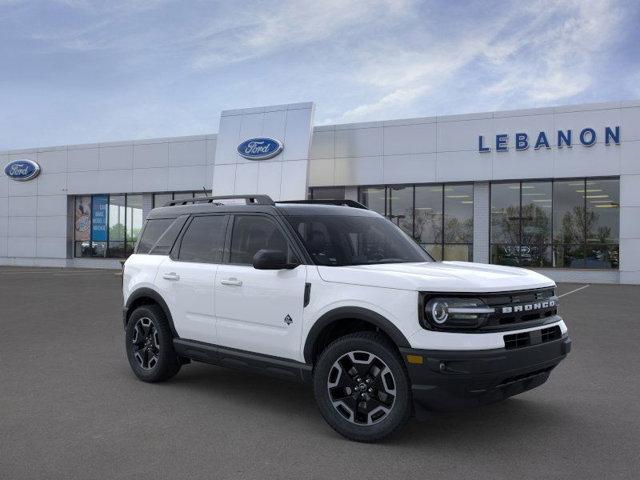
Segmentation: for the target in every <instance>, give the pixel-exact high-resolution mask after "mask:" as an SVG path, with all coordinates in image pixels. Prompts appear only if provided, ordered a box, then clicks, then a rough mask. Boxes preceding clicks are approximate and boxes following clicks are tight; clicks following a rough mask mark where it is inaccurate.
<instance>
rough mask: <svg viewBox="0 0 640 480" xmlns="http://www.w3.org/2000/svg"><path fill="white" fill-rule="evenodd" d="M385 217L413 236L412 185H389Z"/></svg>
mask: <svg viewBox="0 0 640 480" xmlns="http://www.w3.org/2000/svg"><path fill="white" fill-rule="evenodd" d="M387 198H388V202H389V203H388V208H387V212H389V213H388V215H387V217H388V218H389V220H391V221H392V222H393V223H395V224H396V225H397V226H399V227H400V228H401V229H402V230H404V232H405V233H406V234H407V235H409V236H413V187H389V190H388V192H387Z"/></svg>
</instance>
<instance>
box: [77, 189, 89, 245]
mask: <svg viewBox="0 0 640 480" xmlns="http://www.w3.org/2000/svg"><path fill="white" fill-rule="evenodd" d="M74 240H75V243H74V256H76V257H88V256H91V196H90V195H85V196H82V197H76V200H75V218H74Z"/></svg>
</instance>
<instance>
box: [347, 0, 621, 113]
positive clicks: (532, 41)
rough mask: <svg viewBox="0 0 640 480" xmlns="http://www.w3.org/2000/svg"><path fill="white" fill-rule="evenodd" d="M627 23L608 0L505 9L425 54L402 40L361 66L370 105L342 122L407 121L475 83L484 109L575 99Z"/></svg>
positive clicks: (431, 43)
mask: <svg viewBox="0 0 640 480" xmlns="http://www.w3.org/2000/svg"><path fill="white" fill-rule="evenodd" d="M620 20H621V18H620V15H619V14H617V13H616V11H615V9H614V8H612V5H611V2H609V1H607V0H601V1H593V2H584V1H579V0H572V1H570V2H566V1H565V2H562V3H558V2H552V1H545V0H542V1H537V2H534V3H530V4H524V3H518V4H517V8H511V9H506V10H505V11H504V12H503V14H502V15H500V16H498V17H496V18H495V19H494V20H492V24H491V25H490V27H489V28H486V27H483V25H482V23H481V21H477V20H475V19H474V18H470V19H467V22H469V21H470V22H469V23H468V24H464V25H460V29H459V34H458V35H454V36H451V37H449V38H444V39H443V38H438V37H429V36H428V35H427V34H428V32H426V33H425V40H424V42H423V45H421V46H420V47H419V48H414V49H407V48H406V47H405V46H404V45H403V43H402V42H401V41H398V42H395V43H393V42H389V43H387V44H386V45H385V46H384V47H382V48H381V47H380V46H379V45H374V46H373V47H372V48H370V49H368V50H366V51H365V52H363V53H361V57H362V58H363V61H362V66H361V68H360V69H358V70H357V71H356V72H355V73H354V75H353V76H352V77H353V78H354V79H357V78H359V79H360V80H359V83H361V84H364V85H366V86H368V87H369V88H370V90H371V93H370V94H369V98H368V99H367V100H366V101H365V102H364V103H361V104H359V105H356V106H355V107H353V108H351V109H349V110H347V111H346V112H344V114H343V115H342V116H341V117H340V118H339V120H340V121H358V120H371V119H372V117H373V116H378V115H386V116H387V117H388V116H389V114H391V115H402V114H403V112H404V111H405V110H406V108H405V107H407V106H408V105H410V104H411V103H413V102H415V101H416V100H419V99H421V98H425V97H428V96H429V95H434V96H439V95H437V94H438V92H439V93H440V94H442V91H445V92H446V91H450V90H451V88H450V87H451V86H452V85H455V84H459V83H461V82H469V81H470V82H471V83H475V84H476V85H477V87H478V92H477V95H476V99H477V101H478V104H482V105H483V106H484V105H510V102H512V100H513V97H514V96H518V98H519V99H520V101H521V102H522V101H523V102H528V103H533V104H534V105H542V104H549V103H554V102H559V101H563V100H566V99H570V98H571V97H574V96H576V95H579V94H581V93H583V92H585V91H586V90H587V89H588V88H589V87H590V85H591V84H592V82H593V76H594V64H595V62H597V55H598V54H599V52H601V51H602V50H603V49H605V48H606V46H607V44H608V43H610V42H612V41H613V40H614V39H615V38H616V28H617V27H618V25H619V23H620ZM479 27H480V28H479ZM469 68H473V71H471V73H469V72H468V71H465V69H469ZM463 71H465V75H466V76H465V77H463V76H462V75H463V74H462V72H463ZM474 75H477V76H478V77H480V75H484V76H485V77H486V78H488V81H487V80H486V79H484V78H483V81H484V83H482V82H481V81H480V79H479V78H478V79H476V81H474V79H473V76H474ZM469 77H472V78H471V79H470V78H469ZM440 89H442V90H440ZM451 102H452V103H454V102H455V99H451ZM467 108H469V109H474V106H473V105H467Z"/></svg>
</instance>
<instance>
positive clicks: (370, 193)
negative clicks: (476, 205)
mask: <svg viewBox="0 0 640 480" xmlns="http://www.w3.org/2000/svg"><path fill="white" fill-rule="evenodd" d="M385 196H386V208H384V200H385ZM359 198H360V201H361V202H362V203H363V204H364V205H366V206H367V207H369V208H370V209H372V210H375V211H377V212H378V213H380V214H386V216H387V218H389V219H390V220H391V221H393V222H394V223H395V224H396V225H398V226H399V227H400V228H402V229H403V230H404V231H405V232H406V233H407V234H409V235H412V236H413V238H414V239H415V240H416V242H418V243H419V244H420V245H422V247H423V248H424V249H425V250H427V251H428V252H429V254H430V255H431V256H432V257H433V258H434V259H436V260H443V259H444V260H461V261H471V260H472V258H473V185H472V184H455V185H442V184H437V185H415V186H413V185H403V186H390V187H386V190H385V189H384V188H381V187H364V188H361V189H360V191H359Z"/></svg>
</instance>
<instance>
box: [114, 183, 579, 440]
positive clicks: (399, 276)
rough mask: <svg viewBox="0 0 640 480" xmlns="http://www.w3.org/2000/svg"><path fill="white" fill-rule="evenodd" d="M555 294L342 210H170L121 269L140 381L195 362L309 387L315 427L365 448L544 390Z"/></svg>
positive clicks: (556, 348) (560, 353)
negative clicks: (448, 416)
mask: <svg viewBox="0 0 640 480" xmlns="http://www.w3.org/2000/svg"><path fill="white" fill-rule="evenodd" d="M231 198H233V201H231V203H229V199H231ZM225 202H226V203H225ZM554 288H555V284H554V282H553V281H551V280H550V279H548V278H546V277H544V276H542V275H540V274H538V273H534V272H532V271H529V270H525V269H520V268H512V267H501V266H495V265H485V264H474V263H464V262H435V261H434V260H433V259H432V258H431V257H430V256H429V255H428V254H427V253H426V252H425V251H424V250H423V249H422V248H420V247H419V246H418V245H417V244H416V243H415V242H414V241H413V240H412V239H411V238H409V237H408V236H407V235H405V234H404V233H403V232H402V231H401V230H400V229H399V228H398V227H396V226H395V225H393V223H391V222H390V221H388V220H387V219H385V218H384V217H382V216H380V215H379V214H377V213H374V212H372V211H370V210H368V209H366V208H365V207H364V206H362V205H361V204H359V203H357V202H353V201H348V200H347V201H312V200H307V201H300V202H277V203H274V202H273V201H272V200H271V199H270V198H269V197H266V196H260V195H258V196H252V197H241V200H240V201H239V200H237V198H236V197H214V198H203V199H194V200H188V201H176V202H171V203H169V204H167V206H165V207H162V208H156V209H154V210H152V211H151V212H150V214H149V216H148V219H147V222H146V225H145V228H144V231H143V232H142V235H141V238H140V242H139V245H138V246H137V250H136V252H135V254H133V255H132V256H130V257H129V259H128V260H127V261H126V263H125V265H124V274H123V293H124V326H125V331H126V351H127V356H128V359H129V363H130V364H131V368H132V369H133V371H134V373H135V374H136V375H137V376H138V377H139V378H140V379H141V380H144V381H147V382H157V381H162V380H167V379H169V378H171V377H172V376H174V375H175V374H176V373H177V372H178V370H180V367H181V366H182V365H183V364H185V363H189V362H190V361H191V360H195V361H201V362H207V363H212V364H216V365H222V366H227V367H234V368H242V369H249V370H251V371H255V372H261V373H266V374H271V375H276V376H279V377H282V378H287V379H291V380H298V381H305V382H309V383H312V384H313V388H314V393H315V397H316V400H317V402H318V407H319V409H320V412H321V414H322V416H323V417H324V418H325V420H326V421H327V422H328V423H329V425H331V427H333V428H334V429H335V430H336V431H338V432H339V433H341V434H342V435H344V436H345V437H348V438H350V439H353V440H358V441H365V442H371V441H376V440H379V439H381V438H383V437H385V436H387V435H389V434H391V433H392V432H394V431H396V430H397V429H398V428H400V427H401V426H402V425H404V424H405V423H406V422H407V420H408V419H409V417H410V416H411V414H412V413H417V414H419V415H422V414H424V413H425V412H427V411H431V410H451V409H457V408H460V407H464V406H468V405H479V404H483V403H489V402H494V401H498V400H502V399H504V398H506V397H509V396H512V395H516V394H518V393H521V392H524V391H526V390H529V389H531V388H534V387H537V386H538V385H541V384H542V383H544V382H545V381H546V380H547V378H548V377H549V373H550V372H551V370H552V369H553V368H554V367H555V366H556V365H558V363H560V361H561V360H562V359H563V358H564V357H565V356H566V355H567V353H568V352H569V350H570V347H571V341H570V340H569V337H568V335H567V327H566V326H565V324H564V322H563V320H562V318H560V317H559V316H558V312H557V308H558V300H557V297H556V296H555V293H554Z"/></svg>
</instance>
